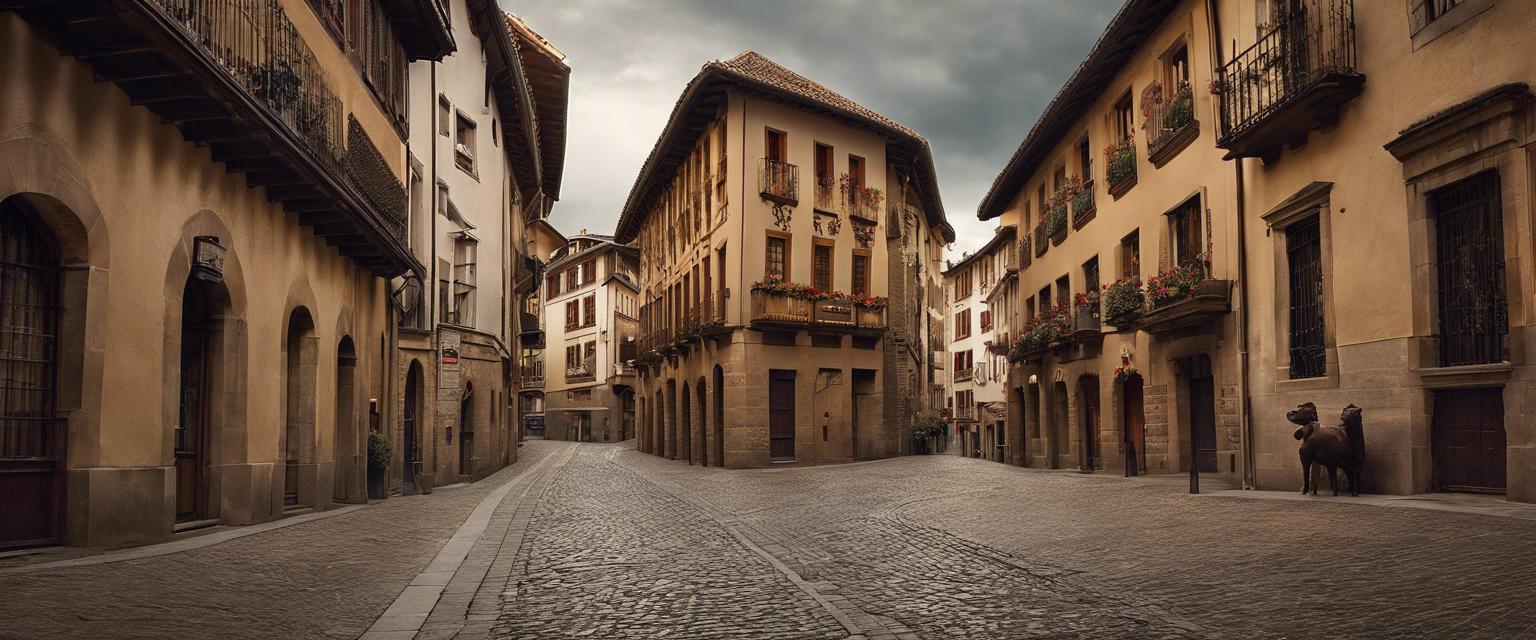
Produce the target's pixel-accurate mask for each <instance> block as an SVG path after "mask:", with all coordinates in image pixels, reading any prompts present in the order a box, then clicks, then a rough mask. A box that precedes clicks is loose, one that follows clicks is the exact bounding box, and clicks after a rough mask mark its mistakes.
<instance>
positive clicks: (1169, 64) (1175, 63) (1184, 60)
mask: <svg viewBox="0 0 1536 640" xmlns="http://www.w3.org/2000/svg"><path fill="white" fill-rule="evenodd" d="M1163 72H1164V74H1166V76H1167V87H1166V88H1165V89H1164V92H1165V95H1164V97H1163V99H1164V100H1167V99H1170V98H1171V97H1172V94H1173V92H1176V91H1178V90H1179V87H1180V86H1183V85H1185V84H1188V83H1189V45H1188V44H1185V43H1182V42H1181V43H1179V45H1178V46H1177V47H1175V48H1174V49H1173V50H1172V51H1169V52H1168V55H1167V56H1164V57H1163Z"/></svg>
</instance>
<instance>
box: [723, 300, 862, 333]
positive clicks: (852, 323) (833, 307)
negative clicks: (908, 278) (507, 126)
mask: <svg viewBox="0 0 1536 640" xmlns="http://www.w3.org/2000/svg"><path fill="white" fill-rule="evenodd" d="M752 321H753V322H757V323H766V324H780V325H805V326H815V327H821V328H829V329H838V328H841V329H863V330H872V331H884V330H885V328H886V322H885V309H884V308H878V309H874V308H867V307H862V306H859V305H856V304H854V303H852V302H849V301H847V300H805V299H800V298H792V297H790V296H788V295H784V294H781V293H776V292H772V291H762V290H759V291H753V292H752Z"/></svg>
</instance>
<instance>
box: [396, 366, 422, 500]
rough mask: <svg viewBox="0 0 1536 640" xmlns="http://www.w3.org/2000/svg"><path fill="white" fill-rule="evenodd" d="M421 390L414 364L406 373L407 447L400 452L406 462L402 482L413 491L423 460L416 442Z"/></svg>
mask: <svg viewBox="0 0 1536 640" xmlns="http://www.w3.org/2000/svg"><path fill="white" fill-rule="evenodd" d="M420 392H421V374H420V373H417V371H416V369H415V367H414V366H413V367H412V368H411V370H410V371H409V372H408V373H406V375H405V412H404V413H405V416H404V421H403V422H404V424H403V425H402V427H403V430H404V431H405V449H404V450H403V451H401V452H400V458H401V460H402V461H404V462H405V464H404V467H405V468H404V469H403V470H402V471H401V474H400V482H401V484H404V485H406V489H407V490H409V491H411V492H412V493H414V492H415V490H416V463H417V462H418V461H420V460H421V452H420V451H419V450H418V447H419V445H417V444H416V394H418V393H420Z"/></svg>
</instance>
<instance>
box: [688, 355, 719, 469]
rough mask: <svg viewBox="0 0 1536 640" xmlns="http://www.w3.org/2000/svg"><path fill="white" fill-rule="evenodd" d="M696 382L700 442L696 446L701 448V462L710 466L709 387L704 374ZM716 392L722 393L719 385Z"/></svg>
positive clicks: (699, 457)
mask: <svg viewBox="0 0 1536 640" xmlns="http://www.w3.org/2000/svg"><path fill="white" fill-rule="evenodd" d="M695 384H696V386H695V387H694V390H695V395H697V396H698V398H697V399H696V404H697V405H698V406H697V407H696V411H695V413H696V414H697V415H698V416H699V428H698V442H697V444H696V448H697V449H698V450H699V455H698V459H699V464H701V465H704V466H706V467H707V466H709V435H708V434H709V405H708V404H707V402H706V400H708V398H706V397H705V396H706V395H707V394H708V391H706V390H707V389H708V387H706V386H705V385H704V377H703V376H699V381H698V382H697V383H695ZM715 393H720V388H719V387H715Z"/></svg>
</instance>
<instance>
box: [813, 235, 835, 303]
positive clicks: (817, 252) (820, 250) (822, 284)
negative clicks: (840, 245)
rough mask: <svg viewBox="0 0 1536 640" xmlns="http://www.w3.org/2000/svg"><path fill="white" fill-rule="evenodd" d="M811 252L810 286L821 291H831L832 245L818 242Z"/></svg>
mask: <svg viewBox="0 0 1536 640" xmlns="http://www.w3.org/2000/svg"><path fill="white" fill-rule="evenodd" d="M811 250H812V252H813V253H812V254H811V286H812V287H815V288H817V289H819V290H821V291H831V290H832V245H829V244H823V243H821V242H819V241H818V242H817V243H816V244H815V245H814V246H813V247H812V248H811Z"/></svg>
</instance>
